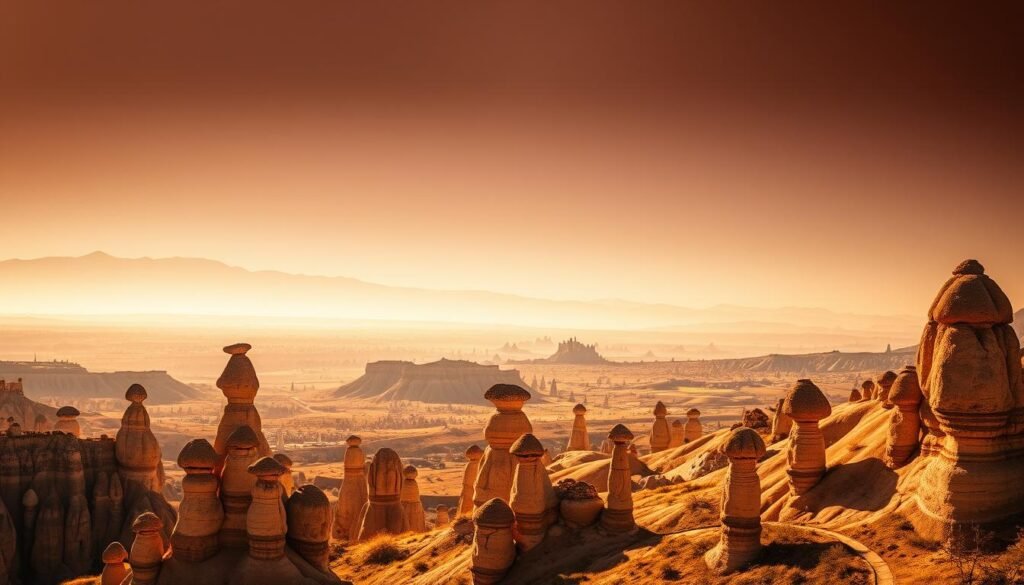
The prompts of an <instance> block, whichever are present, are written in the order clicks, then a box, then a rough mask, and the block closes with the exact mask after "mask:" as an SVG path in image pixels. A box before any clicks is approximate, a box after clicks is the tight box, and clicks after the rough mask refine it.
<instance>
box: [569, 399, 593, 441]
mask: <svg viewBox="0 0 1024 585" xmlns="http://www.w3.org/2000/svg"><path fill="white" fill-rule="evenodd" d="M572 414H573V416H574V418H573V421H572V431H571V432H570V433H569V444H568V445H567V446H566V447H565V450H566V451H590V435H588V434H587V407H586V406H583V405H582V404H577V405H576V406H574V407H572Z"/></svg>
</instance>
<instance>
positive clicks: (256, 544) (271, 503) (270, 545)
mask: <svg viewBox="0 0 1024 585" xmlns="http://www.w3.org/2000/svg"><path fill="white" fill-rule="evenodd" d="M285 471H286V469H285V467H284V465H281V464H280V463H278V461H277V460H276V459H274V458H273V457H261V458H260V459H259V460H258V461H256V463H253V464H252V465H250V466H249V473H251V474H252V475H254V476H255V477H256V485H254V486H253V488H252V504H250V505H249V509H248V511H247V512H246V515H245V531H246V534H247V535H248V538H249V556H250V557H252V558H254V559H259V560H274V559H279V558H281V557H283V556H284V547H285V535H286V534H287V533H288V519H287V517H286V515H285V509H284V500H283V499H282V495H283V490H282V489H281V482H280V477H281V475H282V474H283V473H284V472H285Z"/></svg>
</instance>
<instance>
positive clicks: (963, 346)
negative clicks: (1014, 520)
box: [911, 260, 1024, 540]
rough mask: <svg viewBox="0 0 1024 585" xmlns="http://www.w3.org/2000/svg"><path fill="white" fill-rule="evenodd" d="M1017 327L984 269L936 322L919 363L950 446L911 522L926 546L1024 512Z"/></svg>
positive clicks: (963, 283) (961, 273)
mask: <svg viewBox="0 0 1024 585" xmlns="http://www.w3.org/2000/svg"><path fill="white" fill-rule="evenodd" d="M1012 321H1013V307H1012V306H1011V304H1010V301H1009V299H1008V298H1007V297H1006V295H1005V294H1004V293H1003V291H1002V290H1001V289H1000V288H999V285H997V284H996V283H995V281H993V280H992V279H991V278H989V277H988V276H986V275H985V269H984V267H983V266H982V265H981V264H980V263H979V262H977V261H976V260H967V261H965V262H963V263H961V264H960V265H959V266H957V267H956V269H955V270H954V271H953V276H952V278H950V279H949V280H948V281H947V282H946V284H945V285H943V287H942V289H941V290H940V291H939V293H938V295H936V297H935V302H934V303H933V304H932V306H931V309H930V310H929V312H928V324H927V325H926V326H925V329H924V333H923V334H922V336H921V344H920V346H919V348H918V354H917V370H918V376H919V380H920V383H921V392H922V394H923V395H924V397H923V403H924V402H927V403H928V408H927V409H925V408H924V404H923V403H922V411H921V413H922V420H923V421H924V423H925V426H927V427H929V433H930V434H932V435H933V436H934V435H935V433H934V430H933V429H932V428H931V427H932V425H933V424H935V423H937V424H938V427H939V429H940V431H941V433H943V434H944V437H942V438H941V444H942V447H941V451H940V452H939V453H938V456H937V457H929V458H928V462H927V465H926V467H925V469H924V471H923V473H922V476H921V480H920V488H919V489H918V490H917V493H916V498H917V504H918V507H919V508H920V510H921V512H922V514H916V515H914V517H912V518H911V519H912V520H913V521H914V523H915V527H916V528H917V530H918V531H919V532H920V533H922V534H923V535H924V536H926V537H929V538H934V539H936V540H943V539H945V538H947V537H948V536H949V532H950V529H951V527H953V526H955V525H961V524H962V525H982V526H986V525H990V524H993V523H998V522H1000V521H1002V520H1004V519H1006V518H1010V517H1013V516H1016V515H1018V514H1019V513H1021V512H1024V497H1022V496H1021V493H1020V489H1019V486H1020V485H1021V483H1022V481H1024V477H1022V475H1024V464H1022V462H1021V455H1020V453H1022V451H1024V450H1022V448H1021V447H1022V446H1024V435H1022V431H1024V382H1022V381H1021V363H1020V341H1019V339H1018V338H1017V335H1016V334H1015V333H1014V331H1013V328H1012V327H1011V326H1010V323H1011V322H1012ZM931 417H934V419H935V420H934V422H933V421H930V420H929V418H931ZM934 442H938V438H937V437H936V439H935V440H933V443H934ZM933 448H934V447H933Z"/></svg>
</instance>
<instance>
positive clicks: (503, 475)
mask: <svg viewBox="0 0 1024 585" xmlns="http://www.w3.org/2000/svg"><path fill="white" fill-rule="evenodd" d="M484 398H486V399H487V400H489V401H491V403H493V404H494V406H495V407H496V408H497V409H498V411H497V412H495V413H494V414H492V415H491V418H490V420H488V421H487V427H486V428H485V429H484V439H486V440H487V448H486V449H484V455H483V457H482V458H481V459H480V472H479V473H478V474H477V478H476V483H475V484H474V485H473V503H474V505H476V506H480V505H482V504H483V503H484V502H486V501H488V500H491V499H493V498H501V499H503V500H508V498H509V494H510V493H511V491H512V478H513V477H514V476H515V462H514V461H513V460H512V455H511V454H510V453H509V452H508V450H509V447H511V446H512V443H513V442H515V440H516V439H518V438H519V437H520V436H522V435H523V434H525V433H532V432H533V426H532V425H530V419H528V418H526V414H525V413H524V412H523V404H524V403H525V402H526V401H527V400H529V399H530V393H529V392H527V391H526V390H524V389H523V388H520V387H519V386H516V385H514V384H495V385H494V386H491V388H490V389H489V390H488V391H487V392H486V393H484Z"/></svg>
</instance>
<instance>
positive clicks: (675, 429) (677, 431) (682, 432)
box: [668, 418, 686, 449]
mask: <svg viewBox="0 0 1024 585" xmlns="http://www.w3.org/2000/svg"><path fill="white" fill-rule="evenodd" d="M670 430H671V433H672V438H671V439H669V442H668V448H669V449H674V448H676V447H680V446H682V444H683V443H685V442H686V425H684V424H683V421H682V420H680V419H678V418H677V419H676V420H674V421H672V426H671V428H670Z"/></svg>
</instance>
